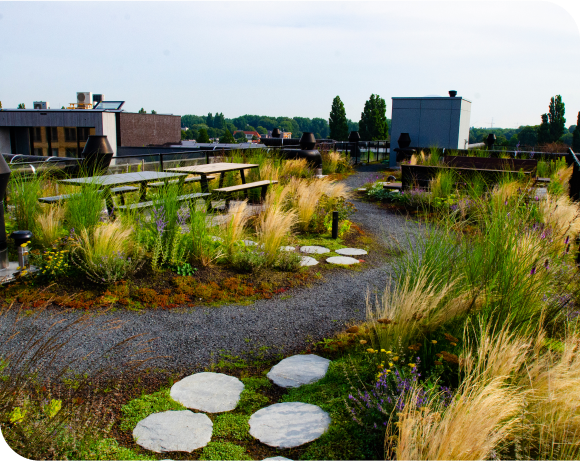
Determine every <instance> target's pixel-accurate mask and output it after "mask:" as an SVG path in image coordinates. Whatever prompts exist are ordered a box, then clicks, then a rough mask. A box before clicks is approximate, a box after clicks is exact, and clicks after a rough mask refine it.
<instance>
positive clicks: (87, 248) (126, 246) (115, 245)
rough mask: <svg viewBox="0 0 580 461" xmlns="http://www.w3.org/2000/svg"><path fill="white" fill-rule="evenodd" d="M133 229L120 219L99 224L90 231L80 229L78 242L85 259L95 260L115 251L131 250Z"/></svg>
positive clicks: (125, 251) (126, 251)
mask: <svg viewBox="0 0 580 461" xmlns="http://www.w3.org/2000/svg"><path fill="white" fill-rule="evenodd" d="M132 233H133V230H132V229H131V228H130V227H128V226H126V225H125V224H123V223H122V222H121V221H120V220H115V221H113V222H108V223H104V224H101V225H99V226H97V227H95V229H94V230H93V231H92V232H91V231H90V230H89V229H86V228H84V229H81V231H80V232H79V238H80V240H79V243H80V245H81V248H82V251H83V254H84V257H85V259H88V260H92V261H97V260H98V259H99V258H101V257H103V256H105V257H109V256H111V255H113V254H116V253H128V252H130V251H131V250H132V246H133V243H132V240H131V234H132Z"/></svg>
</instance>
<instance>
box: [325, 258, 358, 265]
mask: <svg viewBox="0 0 580 461" xmlns="http://www.w3.org/2000/svg"><path fill="white" fill-rule="evenodd" d="M326 262H327V263H330V264H342V265H347V266H348V265H350V264H360V261H359V260H358V259H354V258H350V257H349V256H331V257H330V258H327V259H326Z"/></svg>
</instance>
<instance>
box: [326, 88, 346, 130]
mask: <svg viewBox="0 0 580 461" xmlns="http://www.w3.org/2000/svg"><path fill="white" fill-rule="evenodd" d="M328 126H329V128H330V135H329V136H330V139H334V140H336V141H346V140H347V139H348V122H347V121H346V111H345V110H344V104H343V103H342V101H341V99H340V96H337V97H336V98H334V99H333V100H332V107H331V109H330V117H329V118H328Z"/></svg>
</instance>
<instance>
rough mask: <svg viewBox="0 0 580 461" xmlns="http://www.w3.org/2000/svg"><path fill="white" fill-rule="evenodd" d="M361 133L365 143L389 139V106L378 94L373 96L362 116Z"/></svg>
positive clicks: (366, 104) (366, 103)
mask: <svg viewBox="0 0 580 461" xmlns="http://www.w3.org/2000/svg"><path fill="white" fill-rule="evenodd" d="M359 132H360V137H361V140H363V141H378V140H383V139H387V136H388V132H389V126H388V124H387V104H386V103H385V100H384V99H383V98H381V97H380V96H379V95H378V94H377V95H374V94H371V97H370V99H369V100H368V101H367V102H365V107H364V110H363V112H362V113H361V116H360V122H359Z"/></svg>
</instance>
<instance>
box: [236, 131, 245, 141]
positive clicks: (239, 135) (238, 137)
mask: <svg viewBox="0 0 580 461" xmlns="http://www.w3.org/2000/svg"><path fill="white" fill-rule="evenodd" d="M234 137H235V138H236V139H240V140H242V142H246V135H245V133H244V132H243V131H238V132H237V133H236V134H235V136H234Z"/></svg>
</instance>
